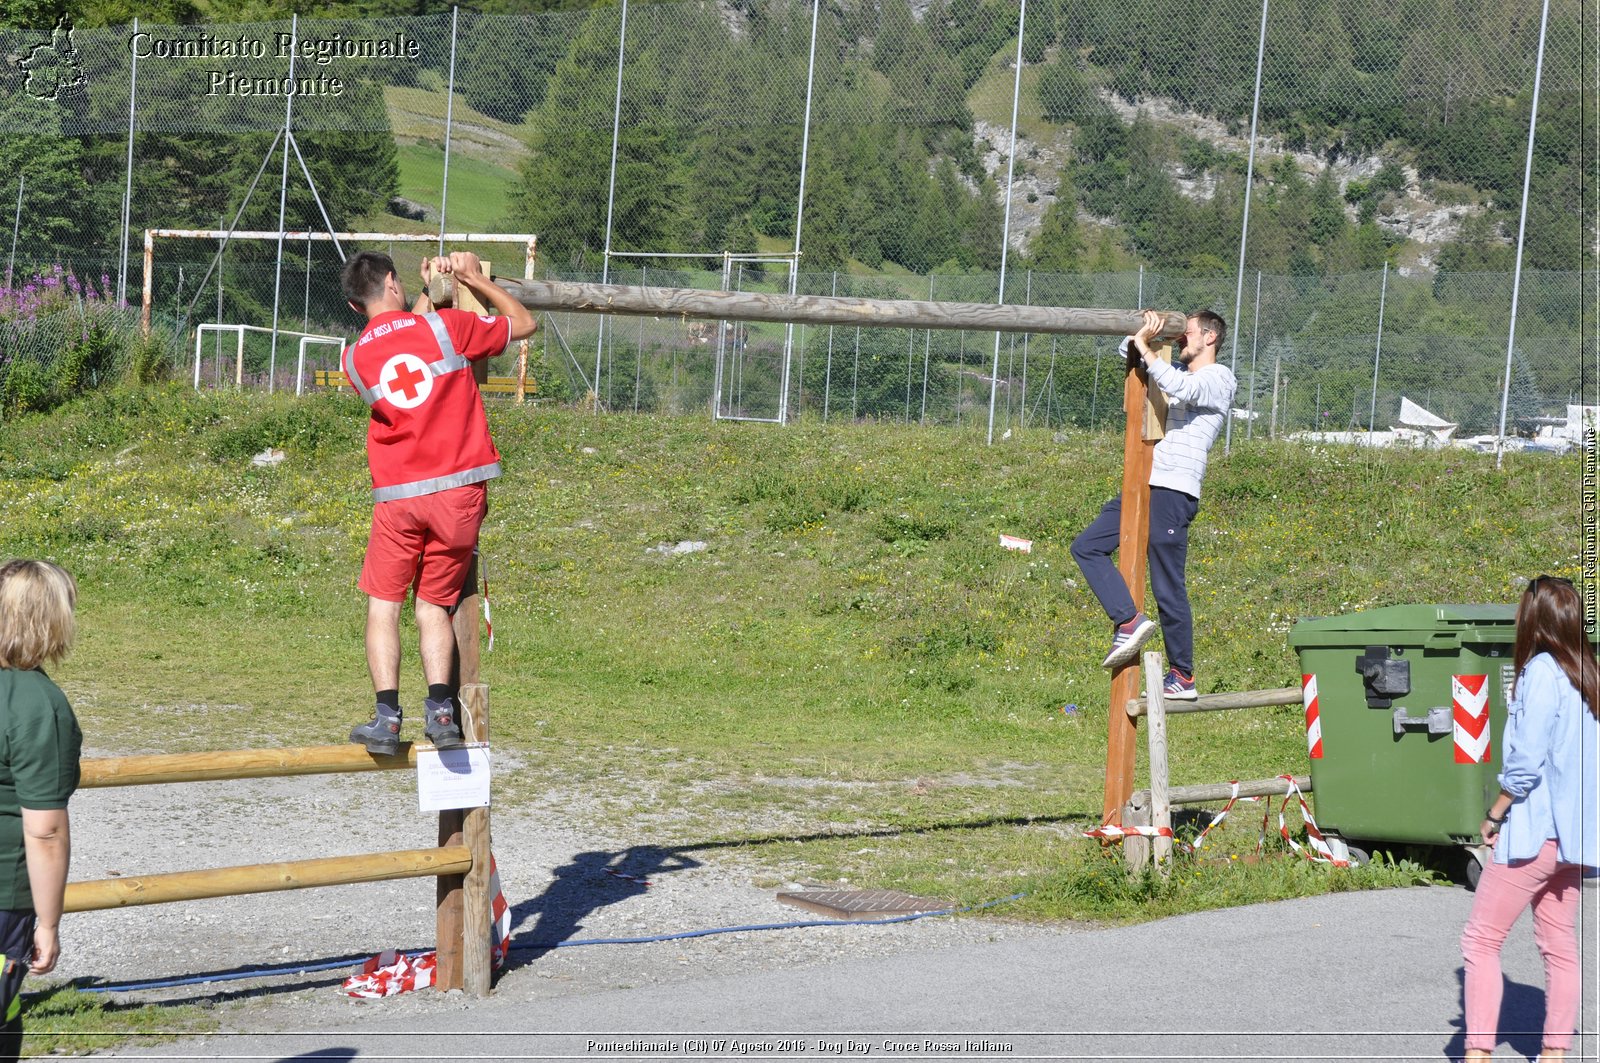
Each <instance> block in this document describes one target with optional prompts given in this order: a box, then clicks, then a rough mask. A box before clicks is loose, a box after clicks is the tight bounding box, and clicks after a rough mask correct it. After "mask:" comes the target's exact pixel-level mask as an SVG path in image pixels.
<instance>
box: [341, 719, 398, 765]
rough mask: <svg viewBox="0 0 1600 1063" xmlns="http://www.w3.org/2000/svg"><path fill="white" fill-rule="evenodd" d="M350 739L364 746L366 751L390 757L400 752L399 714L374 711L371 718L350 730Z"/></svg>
mask: <svg viewBox="0 0 1600 1063" xmlns="http://www.w3.org/2000/svg"><path fill="white" fill-rule="evenodd" d="M350 741H352V742H354V743H356V745H360V746H366V747H367V752H368V753H376V754H378V755H379V756H384V757H392V756H394V755H395V754H396V753H398V752H400V716H399V715H398V714H396V715H394V716H390V715H389V714H388V713H386V712H380V713H375V714H374V715H373V717H372V719H370V720H368V721H367V722H366V723H364V724H362V725H360V726H359V727H356V728H353V729H352V730H351V731H350Z"/></svg>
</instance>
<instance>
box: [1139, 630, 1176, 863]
mask: <svg viewBox="0 0 1600 1063" xmlns="http://www.w3.org/2000/svg"><path fill="white" fill-rule="evenodd" d="M1163 678H1164V677H1163V676H1162V674H1161V654H1159V653H1147V654H1145V655H1144V689H1145V696H1146V697H1147V698H1148V699H1149V704H1148V707H1147V708H1146V709H1145V715H1146V716H1148V717H1149V721H1150V722H1149V724H1148V726H1147V727H1146V735H1145V740H1146V741H1148V742H1149V743H1150V825H1151V826H1152V827H1154V828H1155V829H1156V830H1157V831H1158V832H1159V831H1161V830H1163V829H1165V830H1168V831H1170V830H1172V805H1171V803H1170V802H1169V801H1168V800H1167V712H1166V699H1165V698H1163V697H1162V693H1161V684H1162V681H1163ZM1151 849H1152V851H1153V852H1154V854H1155V861H1156V869H1157V870H1159V871H1160V872H1161V873H1162V874H1163V875H1170V874H1171V873H1172V839H1171V838H1169V837H1162V836H1161V835H1160V834H1159V833H1158V834H1157V835H1156V836H1155V837H1154V838H1152V839H1151Z"/></svg>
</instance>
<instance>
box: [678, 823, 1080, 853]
mask: <svg viewBox="0 0 1600 1063" xmlns="http://www.w3.org/2000/svg"><path fill="white" fill-rule="evenodd" d="M1088 822H1089V817H1088V816H1084V815H1060V816H992V817H990V818H988V819H972V820H966V821H965V822H957V823H925V824H922V825H920V826H910V825H902V826H898V827H869V828H866V829H863V830H838V831H828V830H825V831H815V832H813V833H811V834H768V835H765V836H763V837H759V838H726V839H719V840H717V841H708V842H693V843H690V844H688V845H675V846H673V847H672V848H673V851H675V852H681V853H698V852H708V851H711V850H715V849H741V848H744V847H745V846H755V845H784V844H794V843H798V842H826V841H841V840H843V841H848V840H851V839H856V838H904V837H910V836H913V835H917V834H939V833H942V832H944V831H959V830H988V829H989V828H991V827H1031V826H1035V825H1038V824H1048V823H1080V824H1087V823H1088Z"/></svg>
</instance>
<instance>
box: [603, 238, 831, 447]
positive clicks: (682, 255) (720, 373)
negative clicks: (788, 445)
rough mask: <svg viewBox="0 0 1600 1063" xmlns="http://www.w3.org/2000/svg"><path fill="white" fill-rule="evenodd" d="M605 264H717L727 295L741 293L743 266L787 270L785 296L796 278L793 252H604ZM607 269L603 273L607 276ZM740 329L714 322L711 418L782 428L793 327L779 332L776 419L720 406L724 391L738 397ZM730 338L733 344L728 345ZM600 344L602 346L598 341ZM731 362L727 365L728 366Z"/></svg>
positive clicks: (797, 262)
mask: <svg viewBox="0 0 1600 1063" xmlns="http://www.w3.org/2000/svg"><path fill="white" fill-rule="evenodd" d="M606 258H607V260H608V264H609V260H610V259H613V258H622V259H628V258H642V259H662V258H677V259H689V260H691V261H699V262H720V263H721V265H722V287H721V290H722V291H725V292H731V291H736V290H743V289H742V288H739V287H736V286H737V285H739V284H740V283H741V280H742V272H743V267H744V266H746V265H763V266H787V267H788V269H789V294H790V295H794V294H795V291H796V285H797V284H798V282H799V276H800V255H799V253H798V252H794V251H777V252H772V251H769V252H754V251H752V252H742V251H720V252H719V251H671V252H661V251H608V252H606ZM609 272H610V271H609V269H608V270H607V273H608V274H609ZM743 328H744V325H743V324H742V323H741V324H735V323H734V322H732V321H726V320H724V321H718V322H717V347H716V354H715V356H714V358H713V361H712V367H713V368H712V386H711V417H712V420H716V421H755V422H760V423H764V424H786V423H788V420H789V377H790V367H791V365H792V363H793V359H794V324H793V323H792V322H786V323H785V325H784V332H783V354H782V359H781V365H780V371H779V373H778V395H777V403H776V406H777V415H776V416H774V417H758V416H750V415H747V414H743V413H737V412H733V411H734V410H735V409H740V408H742V404H741V405H740V406H738V407H735V406H734V405H732V401H733V400H730V402H729V403H724V401H723V394H724V387H725V386H727V387H728V388H730V389H732V390H733V391H734V392H737V393H739V394H740V396H741V397H742V393H743V376H744V374H743V368H744V367H743V365H742V363H741V362H740V361H739V358H740V355H741V353H742V352H743V351H744V349H745V346H744V343H743V342H742V341H741V340H740V339H739V337H741V336H743V335H744V333H743V331H742V330H743ZM730 335H731V337H732V338H733V340H734V342H733V343H731V344H730V343H729V339H730ZM602 342H604V340H603V337H602ZM730 359H731V364H730Z"/></svg>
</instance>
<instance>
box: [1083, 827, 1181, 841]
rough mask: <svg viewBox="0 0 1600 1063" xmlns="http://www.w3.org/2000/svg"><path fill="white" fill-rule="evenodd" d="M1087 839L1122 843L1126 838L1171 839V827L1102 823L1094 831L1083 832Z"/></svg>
mask: <svg viewBox="0 0 1600 1063" xmlns="http://www.w3.org/2000/svg"><path fill="white" fill-rule="evenodd" d="M1083 836H1084V837H1085V838H1100V839H1102V840H1104V841H1113V842H1120V841H1122V840H1123V839H1124V838H1170V837H1172V828H1171V827H1119V826H1117V825H1116V824H1115V823H1102V824H1100V826H1098V827H1096V828H1095V829H1094V830H1086V831H1084V832H1083Z"/></svg>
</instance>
